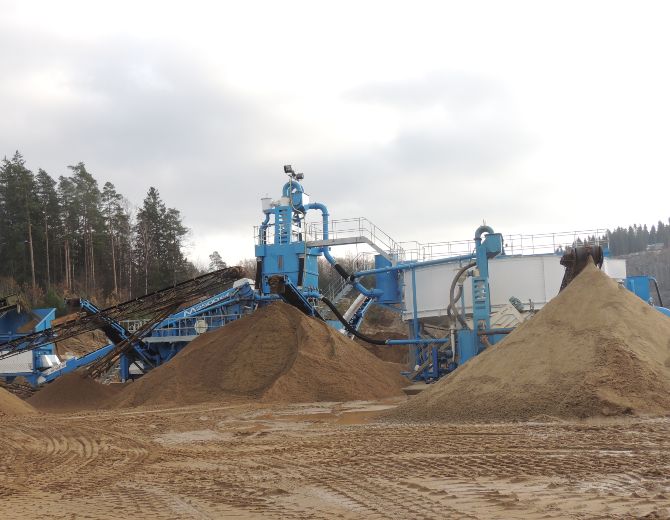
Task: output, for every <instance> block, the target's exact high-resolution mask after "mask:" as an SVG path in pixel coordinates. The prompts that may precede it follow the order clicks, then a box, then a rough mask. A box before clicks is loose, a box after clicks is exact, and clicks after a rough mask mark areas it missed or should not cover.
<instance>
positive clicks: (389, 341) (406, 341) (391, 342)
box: [386, 338, 451, 345]
mask: <svg viewBox="0 0 670 520" xmlns="http://www.w3.org/2000/svg"><path fill="white" fill-rule="evenodd" d="M449 342H451V339H449V338H441V339H387V340H386V344H387V345H430V344H431V343H449Z"/></svg>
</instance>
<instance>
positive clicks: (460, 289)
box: [447, 285, 463, 318]
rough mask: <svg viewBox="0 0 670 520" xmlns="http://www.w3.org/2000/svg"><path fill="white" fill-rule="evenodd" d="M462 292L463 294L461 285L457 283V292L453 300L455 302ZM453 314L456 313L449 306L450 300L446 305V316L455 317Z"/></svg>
mask: <svg viewBox="0 0 670 520" xmlns="http://www.w3.org/2000/svg"><path fill="white" fill-rule="evenodd" d="M462 294H463V286H462V285H459V286H458V294H457V295H456V296H454V301H456V302H457V301H458V300H460V299H461V295H462ZM455 314H456V312H455V311H454V310H453V309H452V308H451V302H450V303H449V305H447V317H448V318H455V317H456V316H455Z"/></svg>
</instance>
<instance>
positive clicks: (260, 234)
mask: <svg viewBox="0 0 670 520" xmlns="http://www.w3.org/2000/svg"><path fill="white" fill-rule="evenodd" d="M269 223H270V211H267V212H266V213H265V219H264V220H263V222H261V225H260V227H259V228H258V243H259V244H263V245H265V243H266V242H267V240H266V235H265V231H266V230H267V228H268V224H269Z"/></svg>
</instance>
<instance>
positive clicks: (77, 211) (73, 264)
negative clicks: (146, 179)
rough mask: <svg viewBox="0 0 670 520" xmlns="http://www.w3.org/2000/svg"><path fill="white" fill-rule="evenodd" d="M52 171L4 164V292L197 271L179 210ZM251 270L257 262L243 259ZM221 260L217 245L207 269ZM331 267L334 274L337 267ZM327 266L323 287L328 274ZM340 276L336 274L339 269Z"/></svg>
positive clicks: (617, 235) (89, 294)
mask: <svg viewBox="0 0 670 520" xmlns="http://www.w3.org/2000/svg"><path fill="white" fill-rule="evenodd" d="M68 169H69V170H70V174H69V175H67V176H59V177H58V178H57V179H54V178H53V177H51V175H49V173H47V172H46V171H44V170H42V169H39V170H37V172H33V171H31V170H29V169H28V168H27V167H26V163H25V160H24V158H23V156H22V155H21V154H20V153H19V152H16V153H15V154H14V156H13V157H12V158H11V159H7V158H5V159H3V160H2V163H1V164H0V296H3V295H7V294H11V293H15V292H21V293H22V294H23V295H24V297H25V298H26V299H27V300H28V301H29V302H30V303H31V304H33V305H46V306H53V307H62V301H63V298H64V297H68V296H83V297H86V298H90V299H92V300H93V301H95V302H96V303H98V305H106V304H113V303H116V302H119V301H124V300H128V299H130V298H134V297H136V296H140V295H142V294H146V293H147V292H151V291H154V290H157V289H160V288H163V287H167V286H169V285H172V284H175V283H178V282H180V281H182V280H184V279H186V278H190V277H193V276H196V275H197V274H200V273H199V271H198V269H197V268H196V267H195V266H194V265H193V264H192V263H191V262H189V261H188V260H187V259H186V257H185V254H184V240H185V237H186V236H187V233H188V230H187V228H186V227H185V226H184V224H183V222H182V217H181V214H180V213H179V211H178V210H177V209H175V208H168V207H166V206H165V203H164V202H163V201H162V200H161V198H160V195H159V193H158V191H157V190H156V189H155V188H154V187H150V188H149V190H148V192H147V194H146V197H145V198H144V200H143V201H142V205H141V206H140V207H139V208H137V210H136V211H133V209H132V206H131V205H130V203H129V202H128V201H127V200H126V198H125V197H124V196H123V195H122V194H120V193H118V192H117V191H116V188H115V187H114V185H113V184H112V183H111V182H105V183H104V184H103V185H102V187H100V184H99V183H98V181H97V180H96V179H95V177H94V176H93V175H92V174H91V173H90V172H89V171H88V170H87V169H86V165H85V164H84V163H82V162H80V163H77V164H75V165H72V166H68ZM607 239H608V242H609V247H610V252H611V254H612V255H614V256H618V255H625V254H629V253H634V252H638V251H644V250H645V249H647V248H648V246H650V245H651V244H663V246H662V247H664V248H667V247H669V246H670V219H668V223H667V224H666V223H664V222H662V221H658V223H657V224H655V225H652V226H651V228H650V229H649V228H647V226H646V225H631V226H629V227H627V228H625V227H617V228H616V229H614V230H611V231H609V230H608V231H607ZM244 263H245V264H250V265H249V266H248V271H249V273H248V275H249V276H252V277H253V265H252V264H254V262H253V261H248V262H244ZM221 267H225V262H223V260H222V259H221V256H220V255H219V253H218V252H216V251H215V252H213V253H212V255H210V265H209V269H210V270H212V269H217V268H221ZM331 274H332V273H331ZM328 275H329V273H328V272H327V270H326V269H324V277H323V279H322V280H321V285H323V286H326V285H328V283H330V282H332V280H330V278H329V276H328ZM333 276H336V275H333Z"/></svg>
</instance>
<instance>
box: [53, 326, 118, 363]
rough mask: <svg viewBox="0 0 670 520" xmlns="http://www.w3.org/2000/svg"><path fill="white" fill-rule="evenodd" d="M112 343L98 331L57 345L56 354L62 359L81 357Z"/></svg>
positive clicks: (86, 333) (80, 335)
mask: <svg viewBox="0 0 670 520" xmlns="http://www.w3.org/2000/svg"><path fill="white" fill-rule="evenodd" d="M110 343H111V342H110V341H109V339H107V336H105V333H104V332H102V331H101V330H97V329H96V330H92V331H90V332H84V333H83V334H79V335H78V336H74V337H72V338H67V339H65V340H63V341H59V342H58V343H56V354H58V355H59V356H60V357H61V358H68V357H72V356H74V357H80V356H84V355H86V354H88V353H89V352H93V351H94V350H98V349H99V348H102V347H104V346H105V345H109V344H110Z"/></svg>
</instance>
